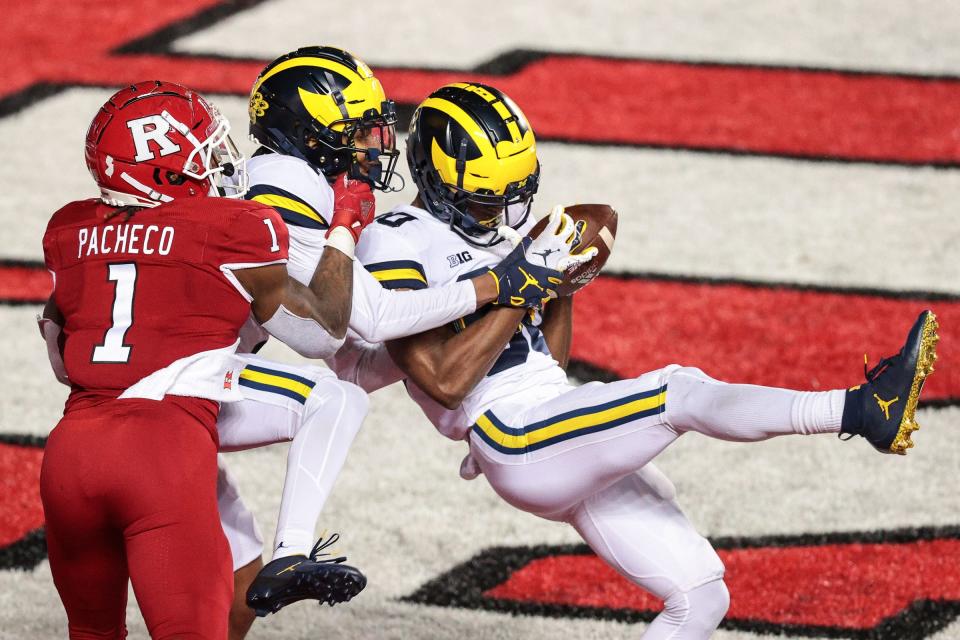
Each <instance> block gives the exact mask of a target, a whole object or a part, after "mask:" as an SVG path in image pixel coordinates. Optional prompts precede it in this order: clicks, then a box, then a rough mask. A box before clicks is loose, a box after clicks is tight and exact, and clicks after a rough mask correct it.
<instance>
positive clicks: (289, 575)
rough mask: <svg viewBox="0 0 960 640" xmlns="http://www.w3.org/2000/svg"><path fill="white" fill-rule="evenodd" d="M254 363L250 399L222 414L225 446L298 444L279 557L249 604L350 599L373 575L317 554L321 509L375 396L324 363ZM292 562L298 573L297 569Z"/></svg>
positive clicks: (245, 382) (273, 606)
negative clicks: (336, 374) (339, 377)
mask: <svg viewBox="0 0 960 640" xmlns="http://www.w3.org/2000/svg"><path fill="white" fill-rule="evenodd" d="M249 362H250V364H248V367H247V368H246V369H245V370H244V372H243V373H242V374H241V376H240V385H241V389H242V391H243V393H244V396H245V400H244V401H243V402H239V403H231V404H229V405H225V406H224V410H223V411H222V412H221V418H220V420H219V422H218V430H219V432H220V436H221V447H222V448H225V449H241V448H248V447H250V446H260V445H263V444H266V443H269V442H278V441H286V440H292V442H291V445H290V451H289V454H288V456H287V473H286V477H285V480H284V488H283V497H282V500H281V506H280V514H279V517H278V520H277V533H276V538H275V545H274V554H273V561H272V562H271V563H268V564H267V565H266V566H265V567H264V568H263V570H262V571H261V572H260V574H259V575H258V577H257V579H256V580H255V581H254V583H253V584H252V585H251V589H250V590H249V591H248V596H249V597H250V599H249V600H248V602H249V603H250V604H251V606H255V608H256V609H257V610H258V612H260V613H261V614H266V613H268V612H270V611H277V610H279V608H281V607H282V606H285V605H286V604H289V603H290V602H295V601H297V600H300V599H304V598H317V599H320V600H325V601H328V602H331V604H332V603H333V602H341V601H344V600H349V599H350V598H352V597H353V596H354V595H356V593H359V591H360V590H361V589H362V588H363V586H364V585H365V584H366V579H365V578H364V577H363V576H362V574H360V572H359V571H357V570H356V569H354V568H352V567H349V566H347V565H342V564H339V563H333V564H331V563H330V562H329V561H328V560H324V559H323V558H322V557H320V558H315V557H314V556H315V555H317V554H315V553H314V551H313V550H314V545H313V540H314V531H315V529H316V525H317V520H318V518H319V516H320V511H321V510H322V508H323V505H324V503H325V502H326V499H327V497H328V496H329V494H330V492H331V491H332V489H333V485H334V483H335V482H336V479H337V477H338V476H339V474H340V471H341V469H342V468H343V464H344V463H345V461H346V456H347V452H348V451H349V448H350V445H351V444H352V442H353V439H354V437H355V436H356V434H357V432H358V431H359V428H360V426H361V424H362V423H363V419H364V418H365V416H366V411H367V407H368V400H367V396H366V394H365V393H364V392H363V391H362V390H361V389H359V388H358V387H356V386H355V385H352V384H350V383H346V382H342V381H340V380H337V379H336V378H335V377H334V376H333V375H332V374H331V373H330V372H329V371H327V370H324V369H320V368H318V367H294V366H290V365H280V364H277V363H272V362H269V361H265V360H262V359H259V358H250V359H249ZM228 535H229V531H228ZM321 555H322V554H321ZM285 559H286V560H285ZM340 560H341V561H342V558H341V559H340ZM281 565H282V566H281ZM292 565H295V566H297V569H296V571H289V567H290V566H292ZM281 572H282V575H279V574H280V573H281Z"/></svg>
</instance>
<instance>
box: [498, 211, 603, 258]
mask: <svg viewBox="0 0 960 640" xmlns="http://www.w3.org/2000/svg"><path fill="white" fill-rule="evenodd" d="M497 233H499V234H500V236H501V237H503V238H506V239H507V240H508V241H510V242H511V243H512V244H513V245H514V246H516V245H517V243H518V242H519V238H520V234H519V233H518V232H517V231H516V229H512V228H510V227H500V228H499V229H498V230H497ZM579 246H580V232H579V231H577V227H576V225H575V224H574V222H573V218H571V217H570V216H568V215H567V214H566V213H564V210H563V207H562V206H560V205H557V206H556V207H554V208H553V210H552V211H551V212H550V216H549V217H548V218H547V226H546V227H544V229H543V231H541V232H540V235H539V236H537V237H536V238H534V239H533V242H532V243H531V244H530V247H529V248H528V249H527V259H528V260H530V261H531V262H535V263H539V262H542V263H543V265H544V266H545V267H547V268H550V269H556V270H557V271H566V270H567V269H569V268H571V267H575V266H577V265H579V264H583V263H585V262H589V261H590V260H591V259H593V257H594V256H595V255H597V248H596V247H590V248H589V249H587V250H585V251H578V250H577V248H578V247H579Z"/></svg>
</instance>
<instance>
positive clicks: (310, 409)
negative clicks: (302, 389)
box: [302, 380, 370, 432]
mask: <svg viewBox="0 0 960 640" xmlns="http://www.w3.org/2000/svg"><path fill="white" fill-rule="evenodd" d="M369 408H370V400H369V398H368V397H367V393H366V392H365V391H364V390H363V389H361V388H360V387H358V386H357V385H355V384H352V383H350V382H344V381H343V380H328V381H325V385H324V389H323V391H322V392H319V393H318V390H317V389H316V388H315V389H314V391H312V392H311V393H310V395H309V396H308V397H307V402H306V405H305V406H304V414H303V420H302V422H303V423H304V425H306V424H308V423H313V422H319V423H323V424H324V425H327V426H329V425H330V424H331V423H333V422H336V423H337V424H338V425H341V426H343V427H347V428H349V429H352V430H353V431H354V432H356V431H358V430H359V429H360V425H361V424H363V419H364V418H365V417H366V416H367V411H368V409H369Z"/></svg>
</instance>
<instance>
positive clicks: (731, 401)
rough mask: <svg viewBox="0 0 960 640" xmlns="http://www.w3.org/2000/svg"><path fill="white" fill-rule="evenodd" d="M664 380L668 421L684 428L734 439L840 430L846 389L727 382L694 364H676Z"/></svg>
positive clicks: (764, 437) (724, 438) (666, 420)
mask: <svg viewBox="0 0 960 640" xmlns="http://www.w3.org/2000/svg"><path fill="white" fill-rule="evenodd" d="M665 383H666V410H665V412H664V416H663V417H664V421H665V422H667V423H668V424H670V425H671V426H673V427H674V428H676V429H677V430H678V431H680V432H686V431H696V432H698V433H702V434H704V435H707V436H710V437H711V438H718V439H720V440H729V441H734V442H755V441H759V440H766V439H768V438H772V437H774V436H781V435H792V434H798V435H811V434H815V433H839V431H840V424H841V421H842V418H843V406H844V400H845V396H846V393H847V392H846V390H844V389H839V390H832V391H819V392H816V391H814V392H806V391H791V390H789V389H777V388H773V387H761V386H757V385H750V384H729V383H726V382H720V381H719V380H714V379H713V378H711V377H710V376H708V375H706V374H705V373H704V372H703V371H701V370H700V369H696V368H693V367H679V368H676V369H673V370H672V371H671V372H670V373H669V374H668V375H667V376H666V377H665Z"/></svg>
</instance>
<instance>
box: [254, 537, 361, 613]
mask: <svg viewBox="0 0 960 640" xmlns="http://www.w3.org/2000/svg"><path fill="white" fill-rule="evenodd" d="M339 539H340V535H339V534H336V533H335V534H333V535H332V536H330V538H328V539H327V540H324V539H323V538H322V537H321V538H320V540H318V541H317V544H315V545H314V547H313V550H312V551H311V552H310V557H309V558H308V557H307V556H304V555H293V556H286V557H284V558H277V559H276V560H273V561H271V562H270V563H268V564H267V565H266V566H265V567H264V568H263V569H261V570H260V572H259V573H258V574H257V577H256V578H254V580H253V582H252V583H251V584H250V588H249V589H247V606H248V607H250V608H251V609H253V611H254V612H255V613H256V614H257V616H259V617H261V618H262V617H263V616H266V615H267V614H268V613H276V612H277V611H280V609H282V608H284V607H285V606H287V605H288V604H293V603H294V602H299V601H301V600H317V601H318V602H320V604H323V603H324V602H326V603H327V604H329V605H330V606H333V605H335V604H337V603H340V602H347V601H349V600H350V599H352V598H353V597H355V596H356V595H357V594H358V593H360V592H361V591H363V588H364V587H365V586H367V578H366V576H364V575H363V574H362V573H360V571H359V570H358V569H356V568H354V567H351V566H350V565H348V564H343V562H344V561H345V560H346V558H345V557H338V558H322V559H321V557H322V556H326V555H329V554H326V553H321V552H322V551H323V550H324V549H326V548H327V547H329V546H330V545H332V544H334V543H335V542H336V541H337V540H339Z"/></svg>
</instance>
